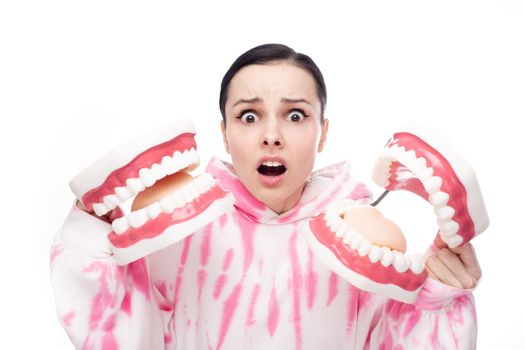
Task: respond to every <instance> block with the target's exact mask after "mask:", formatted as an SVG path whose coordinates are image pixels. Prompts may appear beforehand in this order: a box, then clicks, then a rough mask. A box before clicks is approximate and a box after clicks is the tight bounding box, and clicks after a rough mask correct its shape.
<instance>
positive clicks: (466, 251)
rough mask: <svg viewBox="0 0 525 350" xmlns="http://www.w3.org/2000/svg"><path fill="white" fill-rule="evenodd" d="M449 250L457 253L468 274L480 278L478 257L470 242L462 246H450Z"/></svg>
mask: <svg viewBox="0 0 525 350" xmlns="http://www.w3.org/2000/svg"><path fill="white" fill-rule="evenodd" d="M450 250H451V251H452V252H454V253H455V254H457V255H458V257H459V258H460V259H461V261H462V262H463V265H465V268H466V269H467V271H468V273H469V275H471V276H472V277H473V278H475V279H476V280H479V279H480V278H481V268H480V266H479V262H478V258H477V257H476V251H475V250H474V246H473V245H472V244H470V243H467V244H465V245H464V246H462V247H458V248H451V249H450Z"/></svg>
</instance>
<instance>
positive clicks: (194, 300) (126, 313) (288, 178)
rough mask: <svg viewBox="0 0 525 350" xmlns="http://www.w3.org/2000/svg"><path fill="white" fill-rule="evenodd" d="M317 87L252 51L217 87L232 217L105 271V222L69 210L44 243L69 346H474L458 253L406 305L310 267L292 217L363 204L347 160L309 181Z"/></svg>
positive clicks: (318, 141)
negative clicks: (50, 245)
mask: <svg viewBox="0 0 525 350" xmlns="http://www.w3.org/2000/svg"><path fill="white" fill-rule="evenodd" d="M325 104H326V88H325V85H324V80H323V77H322V74H321V72H320V71H319V69H318V68H317V66H316V65H315V63H314V62H313V61H312V60H311V59H310V58H309V57H308V56H306V55H303V54H299V53H296V52H295V51H293V50H292V49H290V48H289V47H287V46H284V45H278V44H268V45H261V46H258V47H255V48H253V49H251V50H249V51H247V52H246V53H244V54H243V55H241V56H240V57H239V58H238V59H237V60H236V61H235V62H234V63H233V65H232V66H231V67H230V69H229V70H228V72H227V73H226V75H225V76H224V78H223V81H222V85H221V93H220V109H221V113H222V117H223V120H222V122H221V129H222V132H223V139H224V145H225V147H226V150H227V152H228V153H229V154H230V155H231V158H232V164H230V163H227V162H224V161H221V160H219V159H217V158H213V159H212V160H211V161H210V163H209V164H208V166H207V169H206V171H208V172H210V173H211V174H212V175H213V176H214V177H215V178H216V179H217V181H218V182H219V184H220V186H221V187H222V188H223V189H227V190H230V191H232V193H233V194H234V196H235V207H234V208H233V210H231V211H229V212H228V213H226V214H225V215H223V216H222V217H221V218H219V219H218V220H216V221H215V222H213V223H212V224H210V225H207V226H206V227H204V228H202V229H201V230H198V231H196V232H195V233H194V234H192V235H190V236H189V237H188V238H186V239H184V240H183V241H181V242H179V243H177V244H173V245H171V246H169V247H168V248H167V249H164V250H161V251H158V252H155V253H154V254H151V255H149V256H147V257H144V258H142V259H140V260H138V261H136V262H134V263H131V264H129V265H127V266H124V267H119V266H117V265H116V264H115V262H114V261H113V260H112V257H111V253H110V252H109V249H108V244H107V241H106V236H107V234H108V232H110V231H111V230H112V228H111V226H110V225H109V224H108V223H107V222H104V221H102V220H99V219H98V218H96V217H93V216H90V215H88V214H87V213H86V212H84V211H82V210H80V209H79V208H78V207H77V206H73V208H72V210H71V212H70V214H69V216H68V218H67V219H66V221H65V222H64V226H63V228H62V230H61V231H60V232H59V233H58V234H57V237H56V240H55V243H54V247H55V248H54V249H53V251H54V252H57V251H59V252H60V254H55V256H54V257H53V259H52V265H51V269H52V275H53V286H54V289H55V294H56V301H57V309H58V314H59V316H60V320H61V323H62V325H63V326H64V327H65V329H66V331H67V332H68V334H69V336H70V338H71V339H72V341H73V343H74V344H75V345H76V346H77V347H79V348H80V347H82V348H108V349H109V348H117V347H118V348H122V349H135V348H136V349H162V348H166V349H204V348H206V349H212V348H213V349H253V348H256V349H259V348H264V349H334V348H337V349H362V348H370V349H376V348H385V349H390V348H425V349H427V348H429V347H435V348H446V349H453V348H460V349H467V348H474V347H475V336H476V320H475V310H474V303H473V298H472V295H471V294H470V290H469V289H467V288H471V287H473V284H474V283H475V281H477V279H478V278H479V274H480V273H479V266H478V264H477V262H476V259H475V255H474V252H473V250H472V247H471V246H470V245H466V246H464V247H463V248H462V249H461V250H457V251H455V252H452V251H450V250H448V249H441V250H439V251H437V253H436V254H435V255H434V256H433V257H431V258H429V259H428V261H427V269H428V270H429V273H430V275H431V276H432V277H433V278H434V279H436V280H438V281H440V282H438V281H435V280H431V279H429V280H427V282H426V284H425V285H424V287H423V290H422V291H421V293H420V295H419V297H418V300H417V301H416V303H415V304H414V305H408V304H403V303H400V302H396V301H393V300H387V299H386V298H384V297H381V296H379V295H375V294H372V293H367V292H363V291H360V290H358V289H357V288H355V287H353V286H352V285H350V284H348V283H347V282H346V281H344V280H342V279H340V278H339V277H338V276H337V275H335V274H334V273H333V272H331V271H330V270H329V269H328V268H327V267H325V266H324V265H323V264H322V263H320V262H319V261H317V260H316V259H315V258H314V256H313V255H312V253H311V251H310V250H309V249H308V248H307V246H306V245H305V243H304V242H303V241H302V239H301V236H300V235H301V230H303V229H305V225H304V223H305V221H306V220H308V219H309V218H310V217H312V216H313V215H314V214H315V213H317V212H318V211H319V210H322V209H323V208H324V207H325V206H326V205H327V203H329V202H331V201H333V200H337V199H343V198H352V199H354V200H356V201H359V202H362V203H367V202H369V200H370V198H369V192H368V191H367V190H366V188H365V187H364V186H363V185H362V184H360V183H356V182H355V180H353V179H352V178H351V175H350V171H349V165H348V162H341V163H338V164H334V165H332V166H329V167H326V168H324V169H321V170H317V171H315V172H313V173H312V169H313V167H314V161H315V154H316V152H321V151H322V150H323V146H324V143H325V141H326V136H327V131H328V120H327V119H325V118H324V109H325Z"/></svg>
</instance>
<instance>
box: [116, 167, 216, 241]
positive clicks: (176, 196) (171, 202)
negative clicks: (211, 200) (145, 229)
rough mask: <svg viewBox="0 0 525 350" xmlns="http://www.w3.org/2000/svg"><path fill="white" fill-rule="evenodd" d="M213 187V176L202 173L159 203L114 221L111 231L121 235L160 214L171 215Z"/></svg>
mask: <svg viewBox="0 0 525 350" xmlns="http://www.w3.org/2000/svg"><path fill="white" fill-rule="evenodd" d="M214 185H215V180H214V179H213V176H212V175H211V174H209V173H204V174H203V175H201V176H199V177H197V178H196V179H195V180H193V181H192V182H190V183H188V184H186V185H184V186H183V187H181V188H180V189H178V190H177V191H175V192H173V193H171V194H169V195H167V196H165V197H164V198H162V199H161V200H160V201H158V202H155V203H152V204H150V205H148V206H147V207H145V208H142V209H138V210H135V211H133V212H131V213H130V214H129V215H127V216H124V217H121V218H119V219H116V220H114V221H113V222H112V226H113V230H114V231H115V233H117V234H122V233H124V232H125V231H126V230H128V229H129V228H130V227H132V228H139V227H141V226H142V225H144V224H145V223H146V222H147V221H148V220H153V219H156V218H157V217H158V216H159V215H160V214H161V213H171V212H172V211H173V210H174V209H176V208H181V207H184V206H185V205H186V204H187V203H189V202H191V201H193V200H194V199H195V198H197V197H199V196H200V195H201V194H203V193H204V192H206V191H208V190H209V189H210V188H212V187H213V186H214Z"/></svg>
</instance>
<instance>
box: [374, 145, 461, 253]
mask: <svg viewBox="0 0 525 350" xmlns="http://www.w3.org/2000/svg"><path fill="white" fill-rule="evenodd" d="M394 161H398V162H400V163H402V164H403V165H404V166H405V167H407V168H408V169H409V170H410V171H412V172H413V173H414V175H416V176H417V177H418V178H419V180H420V181H421V183H422V184H423V186H424V187H425V190H426V191H427V193H428V195H429V197H428V201H429V202H430V203H431V204H432V205H433V207H434V213H435V214H436V216H437V224H438V225H439V229H440V234H441V237H442V238H443V240H444V241H445V242H447V243H448V244H449V245H450V246H451V247H456V246H458V245H459V244H460V243H461V242H462V241H463V238H462V237H461V236H459V235H458V234H457V233H458V231H459V224H458V223H457V222H455V221H454V220H452V218H453V217H454V214H455V212H454V208H452V207H450V206H448V205H447V203H448V201H449V199H450V195H449V194H448V193H446V192H443V191H440V189H441V186H442V184H443V179H442V178H441V177H439V176H433V174H434V169H433V168H431V167H427V165H426V159H424V158H418V157H417V156H416V153H415V152H414V150H408V151H407V150H406V149H405V148H404V147H403V146H401V147H400V146H398V145H396V144H394V145H392V146H391V147H387V148H385V149H384V154H383V155H382V156H381V157H380V158H379V159H378V160H377V162H376V165H375V167H374V173H373V175H372V177H373V179H374V181H375V182H376V184H378V185H379V186H381V187H383V188H384V187H387V186H388V185H389V181H388V179H389V178H390V175H391V174H390V167H391V165H392V162H394Z"/></svg>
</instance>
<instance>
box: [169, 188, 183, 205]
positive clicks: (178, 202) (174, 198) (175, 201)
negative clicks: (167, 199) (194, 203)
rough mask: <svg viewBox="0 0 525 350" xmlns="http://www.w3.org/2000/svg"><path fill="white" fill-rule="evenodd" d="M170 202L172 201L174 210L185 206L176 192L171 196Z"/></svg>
mask: <svg viewBox="0 0 525 350" xmlns="http://www.w3.org/2000/svg"><path fill="white" fill-rule="evenodd" d="M171 200H172V201H173V205H174V206H175V208H181V207H183V206H184V205H185V204H186V203H184V200H183V199H182V197H181V196H180V194H179V192H178V191H177V192H175V193H173V194H172V195H171Z"/></svg>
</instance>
